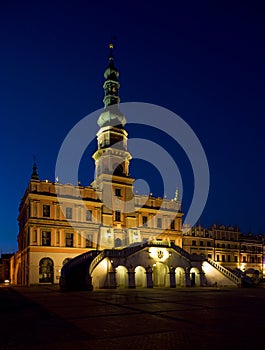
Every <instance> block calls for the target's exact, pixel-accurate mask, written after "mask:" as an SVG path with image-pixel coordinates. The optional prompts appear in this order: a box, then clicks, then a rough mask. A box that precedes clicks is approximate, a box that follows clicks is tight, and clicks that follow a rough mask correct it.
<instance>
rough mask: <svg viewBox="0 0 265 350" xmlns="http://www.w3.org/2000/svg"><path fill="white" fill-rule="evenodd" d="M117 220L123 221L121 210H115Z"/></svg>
mask: <svg viewBox="0 0 265 350" xmlns="http://www.w3.org/2000/svg"><path fill="white" fill-rule="evenodd" d="M115 221H121V212H120V210H116V211H115Z"/></svg>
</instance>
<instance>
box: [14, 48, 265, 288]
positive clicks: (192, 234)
mask: <svg viewBox="0 0 265 350" xmlns="http://www.w3.org/2000/svg"><path fill="white" fill-rule="evenodd" d="M104 77H105V82H104V85H103V88H104V100H103V101H104V110H103V112H102V113H101V114H100V115H99V117H98V126H99V131H98V133H97V150H96V151H95V153H94V154H93V159H94V161H95V178H94V181H93V182H92V183H91V185H90V186H81V185H80V184H76V185H72V184H62V183H60V182H58V181H56V182H52V181H49V180H41V179H40V177H39V174H38V169H37V165H36V163H34V166H33V171H32V175H31V179H30V181H29V184H28V186H27V189H26V191H25V194H24V196H23V198H22V200H21V203H20V206H19V216H18V222H19V234H18V252H17V253H16V254H15V255H14V256H13V257H12V259H11V283H13V284H20V285H25V286H29V285H35V284H47V283H48V284H59V285H60V287H61V289H62V290H68V289H88V290H91V289H96V288H145V287H147V288H152V287H171V288H176V287H187V286H211V285H216V284H218V285H225V286H239V285H241V284H242V281H243V277H245V276H246V275H245V274H244V270H245V271H246V269H248V268H251V269H252V270H253V271H258V274H260V275H262V272H263V249H264V247H263V239H260V240H258V239H257V240H256V241H255V242H254V243H253V242H252V243H253V244H252V245H251V247H252V246H253V245H254V246H255V249H254V250H253V249H251V250H250V251H249V252H247V251H246V250H245V251H243V250H242V242H241V238H242V237H241V233H240V232H239V229H238V228H233V227H230V228H226V227H224V228H223V229H221V228H218V227H217V226H216V227H214V226H213V227H212V228H209V229H207V230H206V229H203V228H200V227H197V228H191V229H190V230H189V231H188V232H186V231H185V232H186V233H185V234H183V230H182V216H183V213H182V211H181V202H180V200H179V198H178V196H177V194H176V196H175V198H172V199H165V198H163V199H162V198H159V197H154V196H153V195H152V194H150V195H148V196H145V195H140V194H137V193H134V187H133V186H134V179H133V178H132V177H131V176H130V172H129V167H130V160H131V154H130V151H129V150H128V148H127V140H128V134H127V131H126V117H125V116H124V115H123V114H122V113H121V111H120V109H119V103H120V98H119V88H120V84H119V80H118V78H119V72H118V70H117V69H116V67H115V65H114V59H113V45H112V44H110V55H109V64H108V67H107V69H106V70H105V73H104ZM84 203H85V205H84ZM109 203H111V205H109ZM219 231H222V236H220V237H219V241H220V245H219V246H218V249H219V250H218V249H217V247H216V246H215V243H217V240H218V239H217V232H219ZM219 241H218V244H219ZM235 242H236V243H235ZM222 244H225V247H223V246H222ZM232 246H233V247H234V246H236V248H232ZM245 246H248V245H247V244H245ZM228 247H229V248H228ZM249 256H250V257H251V258H250V257H249ZM217 257H218V258H217ZM243 257H244V259H245V260H244V261H245V265H244V267H243V268H242V261H243V260H242V259H243ZM228 260H229V261H228Z"/></svg>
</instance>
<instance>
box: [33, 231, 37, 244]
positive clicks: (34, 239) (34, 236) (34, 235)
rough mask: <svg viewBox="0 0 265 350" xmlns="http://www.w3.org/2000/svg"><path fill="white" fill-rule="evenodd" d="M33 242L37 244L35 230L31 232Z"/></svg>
mask: <svg viewBox="0 0 265 350" xmlns="http://www.w3.org/2000/svg"><path fill="white" fill-rule="evenodd" d="M33 242H37V230H34V231H33Z"/></svg>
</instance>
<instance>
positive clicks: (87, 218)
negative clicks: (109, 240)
mask: <svg viewBox="0 0 265 350" xmlns="http://www.w3.org/2000/svg"><path fill="white" fill-rule="evenodd" d="M86 221H92V210H86Z"/></svg>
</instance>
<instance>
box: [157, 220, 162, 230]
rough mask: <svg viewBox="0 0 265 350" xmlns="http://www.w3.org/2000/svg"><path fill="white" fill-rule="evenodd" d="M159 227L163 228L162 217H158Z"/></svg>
mask: <svg viewBox="0 0 265 350" xmlns="http://www.w3.org/2000/svg"><path fill="white" fill-rule="evenodd" d="M157 227H158V228H161V227H162V219H161V218H158V219H157Z"/></svg>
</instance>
